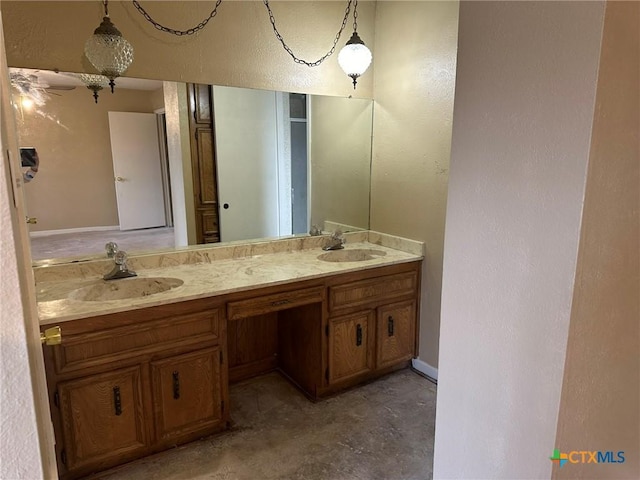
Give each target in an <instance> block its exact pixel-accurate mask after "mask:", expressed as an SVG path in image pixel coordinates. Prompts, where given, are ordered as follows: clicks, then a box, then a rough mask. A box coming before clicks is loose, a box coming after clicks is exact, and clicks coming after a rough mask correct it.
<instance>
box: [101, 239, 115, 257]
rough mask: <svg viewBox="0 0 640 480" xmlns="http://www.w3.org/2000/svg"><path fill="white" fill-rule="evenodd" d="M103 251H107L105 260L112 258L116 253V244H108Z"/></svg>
mask: <svg viewBox="0 0 640 480" xmlns="http://www.w3.org/2000/svg"><path fill="white" fill-rule="evenodd" d="M104 249H105V250H106V251H107V258H113V256H114V255H115V254H116V252H117V251H118V244H117V243H116V242H108V243H107V244H106V245H105V246H104Z"/></svg>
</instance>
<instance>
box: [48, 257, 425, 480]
mask: <svg viewBox="0 0 640 480" xmlns="http://www.w3.org/2000/svg"><path fill="white" fill-rule="evenodd" d="M420 266H421V262H420V261H417V262H410V263H403V264H398V265H391V266H385V267H379V268H372V269H366V270H361V271H357V272H351V273H346V274H340V275H334V276H330V277H324V278H318V279H312V280H306V281H300V282H294V283H289V284H285V285H275V286H270V287H265V288H260V289H255V290H250V291H244V292H237V293H233V294H229V295H224V296H219V297H212V298H208V299H201V300H194V301H185V302H180V303H174V304H169V305H161V306H157V307H151V308H145V309H141V310H132V311H128V312H122V313H115V314H110V315H104V316H99V317H92V318H87V319H82V320H74V321H69V322H65V323H64V324H62V332H63V333H62V344H61V345H57V346H54V347H45V348H44V356H45V368H46V372H47V385H48V389H49V398H50V402H51V412H52V421H53V425H54V431H55V435H56V452H57V455H58V467H59V473H60V477H61V478H62V479H63V480H67V479H75V478H78V477H81V476H85V475H89V474H91V473H94V472H98V471H101V470H105V469H107V468H110V467H113V466H116V465H119V464H122V463H125V462H128V461H130V460H133V459H136V458H140V457H143V456H145V455H148V454H150V453H154V452H158V451H160V450H163V449H166V448H169V447H171V446H173V445H177V444H180V443H184V442H188V441H191V440H194V439H197V438H199V437H202V436H205V435H208V434H211V433H213V432H216V431H218V430H222V429H224V428H226V426H227V424H228V420H229V408H228V405H229V401H228V384H229V379H230V377H231V380H232V381H239V380H241V379H245V378H250V377H252V376H256V375H260V374H263V373H265V372H268V371H271V370H274V369H278V370H279V371H280V372H281V373H282V374H283V375H284V376H286V377H287V378H288V379H289V380H290V381H291V382H293V383H294V384H295V385H296V386H297V387H298V388H300V390H302V391H303V392H304V393H305V394H306V395H307V396H308V397H310V398H312V399H317V398H320V397H322V396H325V395H329V394H333V393H336V392H338V391H340V390H343V389H345V388H348V387H350V386H353V385H356V384H358V383H362V382H363V381H367V380H370V379H373V378H375V377H377V376H380V375H383V374H385V373H387V372H390V371H392V370H395V369H398V368H403V367H406V366H407V365H408V362H409V360H410V359H411V358H412V357H414V356H416V355H417V353H418V352H417V345H418V339H417V336H418V335H417V331H418V330H417V321H418V298H419V291H420ZM42 329H43V330H44V329H46V326H43V327H42Z"/></svg>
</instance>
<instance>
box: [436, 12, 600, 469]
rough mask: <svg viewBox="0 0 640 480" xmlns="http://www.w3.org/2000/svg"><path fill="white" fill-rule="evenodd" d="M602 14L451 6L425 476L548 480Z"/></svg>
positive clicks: (574, 262) (587, 149)
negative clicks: (451, 88) (432, 428)
mask: <svg viewBox="0 0 640 480" xmlns="http://www.w3.org/2000/svg"><path fill="white" fill-rule="evenodd" d="M603 17H604V3H603V2H464V3H462V4H461V7H460V36H459V48H458V70H457V72H458V75H457V80H456V97H455V107H454V120H453V140H452V152H451V171H450V176H449V196H448V200H447V202H448V204H447V224H446V232H445V258H444V276H443V287H442V322H441V336H440V365H439V382H438V405H437V413H436V436H435V458H434V478H457V479H462V478H493V479H498V478H504V479H507V478H508V479H525V478H526V479H531V478H548V477H549V476H550V475H551V462H550V461H549V456H550V455H551V454H552V452H553V447H554V442H555V434H556V425H557V420H558V408H559V404H560V392H561V388H562V372H563V368H564V359H565V349H566V343H567V334H568V329H569V318H570V314H571V301H572V295H573V283H574V277H575V268H576V258H577V252H578V240H579V233H580V221H581V213H582V201H583V198H584V186H585V178H586V169H587V162H588V158H589V147H590V134H591V124H592V119H593V111H594V103H595V93H596V79H597V71H598V62H599V57H600V40H601V36H602V24H603Z"/></svg>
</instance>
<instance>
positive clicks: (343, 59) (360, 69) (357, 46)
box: [338, 32, 372, 89]
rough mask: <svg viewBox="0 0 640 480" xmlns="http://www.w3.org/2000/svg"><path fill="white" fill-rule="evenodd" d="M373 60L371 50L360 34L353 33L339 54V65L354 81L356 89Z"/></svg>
mask: <svg viewBox="0 0 640 480" xmlns="http://www.w3.org/2000/svg"><path fill="white" fill-rule="evenodd" d="M371 59H372V55H371V50H369V49H368V48H367V46H366V45H365V44H364V42H363V41H362V40H361V39H360V37H359V36H358V33H357V32H353V35H352V36H351V38H350V39H349V41H348V42H347V44H346V45H345V46H344V47H342V50H340V53H339V54H338V64H339V65H340V67H341V68H342V70H344V73H346V74H347V75H348V76H350V77H351V78H352V79H353V88H354V89H355V88H356V81H357V79H358V77H359V76H360V75H362V74H363V73H364V72H366V71H367V68H369V65H371Z"/></svg>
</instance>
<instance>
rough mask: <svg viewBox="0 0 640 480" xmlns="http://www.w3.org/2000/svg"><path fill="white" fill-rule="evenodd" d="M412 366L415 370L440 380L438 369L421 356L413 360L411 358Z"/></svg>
mask: <svg viewBox="0 0 640 480" xmlns="http://www.w3.org/2000/svg"><path fill="white" fill-rule="evenodd" d="M411 366H412V367H413V369H414V370H417V371H418V372H420V373H422V374H423V375H425V376H426V377H429V378H431V379H433V380H435V381H436V382H437V381H438V369H437V368H435V367H432V366H431V365H429V364H428V363H427V362H423V361H422V360H420V359H419V358H414V359H413V360H411Z"/></svg>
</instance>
